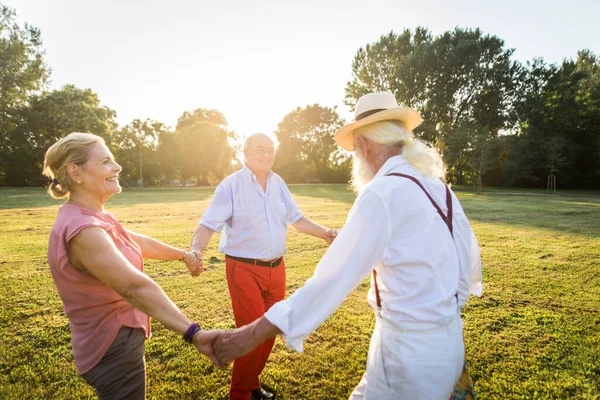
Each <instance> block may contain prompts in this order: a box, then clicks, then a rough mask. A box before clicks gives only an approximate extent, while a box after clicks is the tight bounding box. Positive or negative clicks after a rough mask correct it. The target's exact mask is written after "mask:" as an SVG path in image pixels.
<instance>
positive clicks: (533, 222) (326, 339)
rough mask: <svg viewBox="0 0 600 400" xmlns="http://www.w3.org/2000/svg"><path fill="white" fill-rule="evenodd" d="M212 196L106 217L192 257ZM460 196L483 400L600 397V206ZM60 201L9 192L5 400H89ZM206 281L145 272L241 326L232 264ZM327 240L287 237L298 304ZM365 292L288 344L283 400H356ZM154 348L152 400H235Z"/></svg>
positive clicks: (574, 198)
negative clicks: (480, 274) (66, 271)
mask: <svg viewBox="0 0 600 400" xmlns="http://www.w3.org/2000/svg"><path fill="white" fill-rule="evenodd" d="M291 190H292V193H293V194H294V196H295V198H296V200H297V201H298V203H299V205H300V207H301V209H302V210H303V211H304V213H305V214H306V215H307V216H309V217H310V218H312V219H313V220H315V221H317V222H319V223H321V224H324V225H328V226H332V227H337V228H339V227H341V226H342V225H343V223H344V221H345V218H346V215H347V213H348V211H349V209H350V207H351V205H352V202H353V201H354V197H353V195H352V194H351V193H350V192H349V191H348V190H347V189H346V187H345V186H343V185H316V186H292V187H291ZM212 192H213V189H155V190H154V189H150V190H142V191H138V190H134V189H132V190H127V191H125V192H124V193H122V194H120V195H118V196H115V197H114V198H113V199H111V201H110V204H108V205H107V209H108V210H110V211H111V212H113V213H115V214H116V216H117V217H118V218H119V219H120V221H121V222H122V223H123V224H124V225H125V226H127V227H128V228H130V229H133V230H136V231H138V232H141V233H144V234H148V235H151V236H154V237H156V238H158V239H160V240H163V241H166V242H168V243H170V244H173V245H176V246H181V247H187V246H188V245H189V242H190V238H191V234H192V232H193V230H194V228H195V225H196V223H197V221H198V219H199V217H200V216H201V214H202V212H203V211H204V210H205V208H206V207H207V205H208V202H209V201H210V199H211V196H212ZM595 195H596V193H590V194H588V195H586V193H585V192H577V193H573V194H569V193H564V192H561V195H560V196H518V195H512V194H505V193H502V191H500V192H489V193H486V194H483V195H476V194H474V193H470V192H458V196H459V198H460V200H461V202H462V204H463V206H464V208H465V210H466V212H467V214H468V216H469V217H470V219H471V221H472V224H473V228H474V230H475V232H476V234H477V236H478V238H479V241H480V244H481V246H482V258H483V265H484V279H485V288H484V295H483V297H482V298H480V299H478V298H473V299H472V300H471V301H470V302H469V304H468V305H467V307H466V308H465V309H464V315H463V317H464V321H465V336H466V346H467V352H468V358H469V361H470V368H471V373H472V376H473V379H474V382H475V387H476V390H477V391H478V393H479V395H480V398H481V399H566V398H568V399H600V395H599V393H600V314H599V312H598V309H599V305H600V198H599V197H595ZM58 205H59V203H58V202H56V201H53V200H51V199H50V198H49V197H48V196H47V195H46V194H44V192H43V191H42V190H41V189H1V190H0V302H1V304H2V308H1V310H0V398H2V399H4V398H6V399H21V398H27V399H37V398H50V399H63V398H93V391H92V390H91V388H90V387H88V386H87V385H86V384H85V383H84V381H83V380H82V379H81V378H79V377H78V376H77V373H76V371H75V365H74V363H73V360H72V356H71V346H70V334H69V329H68V325H67V319H66V317H65V316H64V313H63V311H62V305H61V302H60V299H59V297H58V294H57V292H56V290H55V288H54V285H53V283H52V278H51V275H50V272H49V269H48V265H47V262H46V243H47V238H48V233H49V230H50V226H51V224H52V222H53V219H54V217H55V214H56V210H57V208H58ZM217 245H218V238H213V240H212V242H211V244H210V246H209V249H208V251H207V257H206V259H207V260H209V263H208V267H207V271H206V272H204V273H203V274H202V275H201V277H200V278H198V279H192V278H191V277H190V276H189V275H188V274H187V270H186V269H185V266H184V265H183V264H181V263H177V262H158V261H148V262H147V272H148V274H149V275H150V276H151V277H152V278H154V279H155V280H156V281H157V282H158V283H159V284H160V285H161V286H162V287H163V288H164V290H165V291H166V292H167V294H168V295H169V296H170V297H171V298H172V299H173V300H174V301H175V303H177V305H178V306H179V307H181V308H182V309H183V310H184V312H185V313H186V314H187V315H188V316H190V318H192V319H194V320H197V321H199V322H200V323H201V324H202V326H203V327H206V328H231V327H233V324H234V323H233V315H232V312H231V309H230V303H229V296H228V292H227V285H226V281H225V271H224V266H223V256H222V254H219V253H218V251H217ZM325 250H326V247H325V244H324V243H322V242H321V241H320V240H318V239H315V238H312V237H307V236H305V235H302V234H299V233H298V232H297V231H295V230H294V229H290V231H289V234H288V253H287V256H286V264H287V267H288V274H287V276H288V293H292V292H293V291H294V290H295V289H297V288H298V287H300V286H301V285H302V284H303V282H304V281H305V280H306V279H308V278H309V277H310V276H311V275H312V271H313V269H314V267H315V265H316V263H317V262H318V260H319V259H320V257H321V256H322V255H323V253H324V252H325ZM367 289H368V282H367V281H365V282H364V283H363V284H362V285H360V286H359V288H358V289H357V290H356V291H355V292H353V293H352V294H351V295H350V296H349V298H348V299H347V300H346V302H345V303H344V304H343V305H342V307H341V308H340V309H339V310H338V311H337V312H336V313H335V314H334V315H333V316H331V317H330V318H329V319H328V320H327V321H326V322H325V323H324V324H323V325H322V326H321V327H320V328H319V329H318V330H317V331H316V332H315V333H313V334H312V335H311V336H310V337H309V338H308V339H307V341H306V345H305V351H304V353H303V354H298V353H294V352H291V351H288V350H286V348H285V345H284V341H283V340H281V339H278V340H277V342H276V345H275V349H274V351H273V354H272V356H271V359H270V361H269V363H268V364H267V367H266V369H265V371H264V373H263V375H262V382H263V383H264V384H266V385H267V386H270V387H272V388H273V389H275V390H277V392H278V398H279V399H280V400H285V399H288V400H290V399H293V400H296V399H311V400H312V399H346V398H347V397H348V395H349V394H350V392H351V391H352V389H353V388H354V386H355V385H356V384H357V383H358V381H359V379H360V377H361V375H362V373H363V371H364V368H365V360H366V356H367V349H368V342H369V337H370V334H371V331H372V329H373V324H374V318H373V313H372V311H371V309H370V307H369V306H368V304H367V302H366V300H365V296H366V291H367ZM153 335H154V336H153V338H152V339H151V340H149V341H148V342H147V344H146V358H147V364H148V365H147V368H148V398H149V399H196V398H207V399H208V398H210V399H226V398H227V393H228V386H229V375H230V370H229V369H227V370H218V369H216V368H214V367H213V366H212V365H211V364H210V363H209V362H208V360H207V359H206V358H203V357H199V356H198V355H197V354H196V353H194V351H193V350H192V348H191V347H189V346H187V345H185V343H184V342H183V341H182V340H181V338H179V337H178V336H177V335H175V334H174V333H172V332H169V331H167V330H166V329H165V328H164V327H163V326H162V325H161V324H160V323H158V322H155V323H154V325H153Z"/></svg>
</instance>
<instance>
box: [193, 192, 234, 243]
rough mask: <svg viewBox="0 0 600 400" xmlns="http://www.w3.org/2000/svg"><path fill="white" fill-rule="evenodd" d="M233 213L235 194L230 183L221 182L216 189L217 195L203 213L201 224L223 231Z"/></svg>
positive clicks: (213, 229)
mask: <svg viewBox="0 0 600 400" xmlns="http://www.w3.org/2000/svg"><path fill="white" fill-rule="evenodd" d="M232 215H233V196H232V193H231V191H230V189H229V185H227V184H226V183H225V182H221V184H220V185H219V186H217V188H216V189H215V196H214V197H213V199H212V201H211V202H210V205H209V206H208V208H207V209H206V211H205V212H204V214H202V218H201V219H200V222H199V224H200V225H204V226H205V227H207V228H208V229H210V230H211V231H213V232H221V230H222V229H223V225H225V222H226V221H227V220H228V219H229V218H231V216H232Z"/></svg>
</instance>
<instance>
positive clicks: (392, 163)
mask: <svg viewBox="0 0 600 400" xmlns="http://www.w3.org/2000/svg"><path fill="white" fill-rule="evenodd" d="M402 164H408V161H406V159H405V158H404V157H402V156H401V155H397V156H393V157H390V158H388V159H387V160H386V162H384V163H383V165H382V166H381V168H379V171H377V173H376V174H375V176H374V177H373V179H375V178H379V177H380V176H384V175H385V174H387V173H388V172H390V171H391V170H393V169H394V168H396V167H397V166H399V165H402Z"/></svg>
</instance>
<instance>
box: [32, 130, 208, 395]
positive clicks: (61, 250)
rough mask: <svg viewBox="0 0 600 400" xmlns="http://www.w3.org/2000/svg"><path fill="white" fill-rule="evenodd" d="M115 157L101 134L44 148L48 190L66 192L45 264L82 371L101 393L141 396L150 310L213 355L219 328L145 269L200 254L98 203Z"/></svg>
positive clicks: (111, 186)
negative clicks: (135, 228) (135, 227)
mask: <svg viewBox="0 0 600 400" xmlns="http://www.w3.org/2000/svg"><path fill="white" fill-rule="evenodd" d="M120 172H121V166H119V164H117V163H116V161H115V159H114V157H113V155H112V154H111V152H110V150H109V149H108V147H107V146H106V144H105V142H104V140H103V139H102V138H101V137H99V136H96V135H92V134H89V133H71V134H70V135H68V136H66V137H64V138H62V139H61V140H59V141H58V142H56V143H55V144H54V145H53V146H52V147H50V148H49V149H48V151H47V152H46V157H45V160H44V170H43V173H44V175H46V176H47V177H49V178H50V179H52V183H51V184H50V186H49V189H48V191H49V193H50V195H51V196H52V197H54V198H56V199H63V198H64V199H67V201H66V202H65V203H64V204H63V205H62V206H61V207H60V208H59V210H58V215H57V217H56V220H55V222H54V225H53V226H52V231H51V233H50V240H49V244H48V263H49V265H50V270H51V272H52V277H53V279H54V283H55V285H56V288H57V290H58V293H59V295H60V297H61V300H62V302H63V305H64V310H65V313H66V315H67V317H68V319H69V326H70V329H71V341H72V345H73V346H72V347H73V357H74V359H75V364H76V366H77V370H78V372H79V374H80V375H82V376H83V378H84V379H85V380H86V382H88V383H89V384H90V385H91V386H93V387H94V388H95V389H96V392H97V394H98V396H99V398H100V399H109V398H110V399H121V398H127V399H144V398H145V391H146V368H145V360H144V340H145V339H146V338H149V337H150V321H149V316H152V317H154V318H155V319H157V320H159V321H160V322H162V323H163V324H164V325H165V326H166V327H167V328H169V329H171V330H173V331H175V332H177V333H179V334H181V335H182V336H183V338H184V339H185V340H186V341H187V342H189V343H192V344H193V345H194V346H195V347H196V348H197V350H198V351H199V352H200V353H203V354H205V355H206V356H208V357H210V358H211V359H212V360H215V358H214V355H213V352H212V341H213V340H214V339H215V338H216V337H217V336H218V334H219V332H218V331H203V330H201V329H200V328H199V326H198V324H196V323H192V321H190V320H189V319H188V318H187V317H186V316H185V315H184V314H183V313H182V312H181V310H179V308H178V307H177V306H176V305H175V304H174V303H173V302H172V301H171V300H170V299H169V297H168V296H167V295H166V294H165V293H164V292H163V291H162V289H161V288H160V287H159V286H158V284H156V282H154V281H153V280H152V279H151V278H150V277H148V276H147V275H146V274H145V273H144V262H143V259H144V258H152V259H157V260H180V261H183V262H184V263H185V264H186V266H187V268H188V269H189V271H190V273H191V275H192V276H198V275H199V274H200V272H202V264H201V261H200V257H198V255H197V254H196V253H195V252H191V253H189V252H187V251H185V250H182V249H177V248H175V247H171V246H169V245H167V244H164V243H162V242H160V241H158V240H156V239H153V238H151V237H148V236H144V235H141V234H138V233H135V232H132V231H130V230H128V229H125V228H124V227H123V226H122V225H121V224H120V223H119V222H118V221H117V219H116V218H115V217H114V216H113V215H112V214H111V213H109V212H107V211H105V210H104V204H105V203H106V201H107V200H108V199H109V198H110V197H111V196H112V195H114V194H117V193H119V192H121V187H120V185H119V173H120Z"/></svg>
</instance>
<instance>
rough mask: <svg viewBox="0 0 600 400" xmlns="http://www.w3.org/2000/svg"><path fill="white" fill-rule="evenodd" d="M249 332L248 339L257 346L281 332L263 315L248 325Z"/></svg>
mask: <svg viewBox="0 0 600 400" xmlns="http://www.w3.org/2000/svg"><path fill="white" fill-rule="evenodd" d="M250 330H251V334H250V337H251V338H252V340H253V341H254V342H255V343H256V344H257V346H258V344H260V343H262V342H264V341H265V340H268V339H271V338H274V337H275V336H277V335H279V334H280V333H281V330H280V329H279V328H278V327H277V326H276V325H273V324H272V323H270V322H269V320H268V319H267V318H266V317H265V316H264V315H263V316H262V317H260V318H259V319H257V320H256V321H254V322H253V323H252V324H250Z"/></svg>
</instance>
